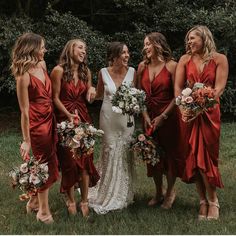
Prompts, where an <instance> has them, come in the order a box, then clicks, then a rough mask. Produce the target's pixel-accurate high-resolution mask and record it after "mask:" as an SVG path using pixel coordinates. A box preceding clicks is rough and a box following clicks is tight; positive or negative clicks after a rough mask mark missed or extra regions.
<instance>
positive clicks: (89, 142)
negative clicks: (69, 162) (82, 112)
mask: <svg viewBox="0 0 236 236" xmlns="http://www.w3.org/2000/svg"><path fill="white" fill-rule="evenodd" d="M57 130H58V134H59V140H60V141H59V142H60V144H61V145H62V146H66V147H69V148H70V149H71V151H72V152H73V157H74V158H78V157H81V156H82V155H83V154H86V155H89V154H91V153H93V151H94V150H93V148H94V144H95V138H96V137H97V136H102V135H103V134H104V132H103V130H101V129H96V128H95V127H94V126H92V125H91V124H88V123H82V122H80V123H79V124H74V123H73V122H69V121H63V122H61V123H60V124H57Z"/></svg>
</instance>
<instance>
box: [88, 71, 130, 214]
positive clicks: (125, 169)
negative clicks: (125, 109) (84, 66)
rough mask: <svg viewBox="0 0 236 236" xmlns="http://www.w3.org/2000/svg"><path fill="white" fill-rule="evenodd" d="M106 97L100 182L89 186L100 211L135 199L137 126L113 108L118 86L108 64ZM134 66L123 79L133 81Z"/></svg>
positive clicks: (104, 74) (104, 75) (102, 115)
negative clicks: (129, 124)
mask: <svg viewBox="0 0 236 236" xmlns="http://www.w3.org/2000/svg"><path fill="white" fill-rule="evenodd" d="M101 74H102V80H103V84H104V98H103V104H102V107H101V111H100V129H102V130H103V131H104V135H103V142H102V145H101V153H100V158H99V160H98V171H99V174H100V176H101V179H100V180H99V182H98V184H97V185H96V186H95V187H94V188H91V189H89V206H90V207H91V208H93V209H94V211H95V212H97V213H98V214H105V213H107V212H109V211H111V210H118V209H122V208H124V207H127V206H128V205H129V204H130V203H132V202H133V196H134V193H133V171H134V170H133V168H134V162H133V158H132V155H131V153H130V152H129V143H130V140H131V138H132V134H133V131H134V127H127V116H126V115H122V114H117V113H115V112H113V111H112V104H111V98H112V95H113V94H114V93H115V92H116V90H117V88H116V86H115V83H114V81H113V80H112V78H111V76H110V74H109V72H108V70H107V68H103V69H101ZM133 79H134V68H132V67H129V69H128V72H127V74H126V76H125V78H124V80H123V83H125V84H127V85H131V83H132V82H133Z"/></svg>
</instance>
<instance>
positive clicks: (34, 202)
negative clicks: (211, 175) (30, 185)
mask: <svg viewBox="0 0 236 236" xmlns="http://www.w3.org/2000/svg"><path fill="white" fill-rule="evenodd" d="M38 208H39V200H38V195H36V196H31V197H30V199H29V201H28V202H27V204H26V212H27V214H29V213H31V212H32V211H34V212H36V211H38Z"/></svg>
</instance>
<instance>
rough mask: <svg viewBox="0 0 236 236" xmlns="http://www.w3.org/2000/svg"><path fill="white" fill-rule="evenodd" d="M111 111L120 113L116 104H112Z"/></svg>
mask: <svg viewBox="0 0 236 236" xmlns="http://www.w3.org/2000/svg"><path fill="white" fill-rule="evenodd" d="M112 111H114V112H115V113H118V114H122V110H121V109H120V108H119V107H116V106H112Z"/></svg>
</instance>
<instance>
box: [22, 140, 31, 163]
mask: <svg viewBox="0 0 236 236" xmlns="http://www.w3.org/2000/svg"><path fill="white" fill-rule="evenodd" d="M30 147H31V144H30V142H28V141H23V142H22V144H21V145H20V154H21V156H22V159H23V160H26V159H27V158H28V156H29V152H30Z"/></svg>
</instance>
